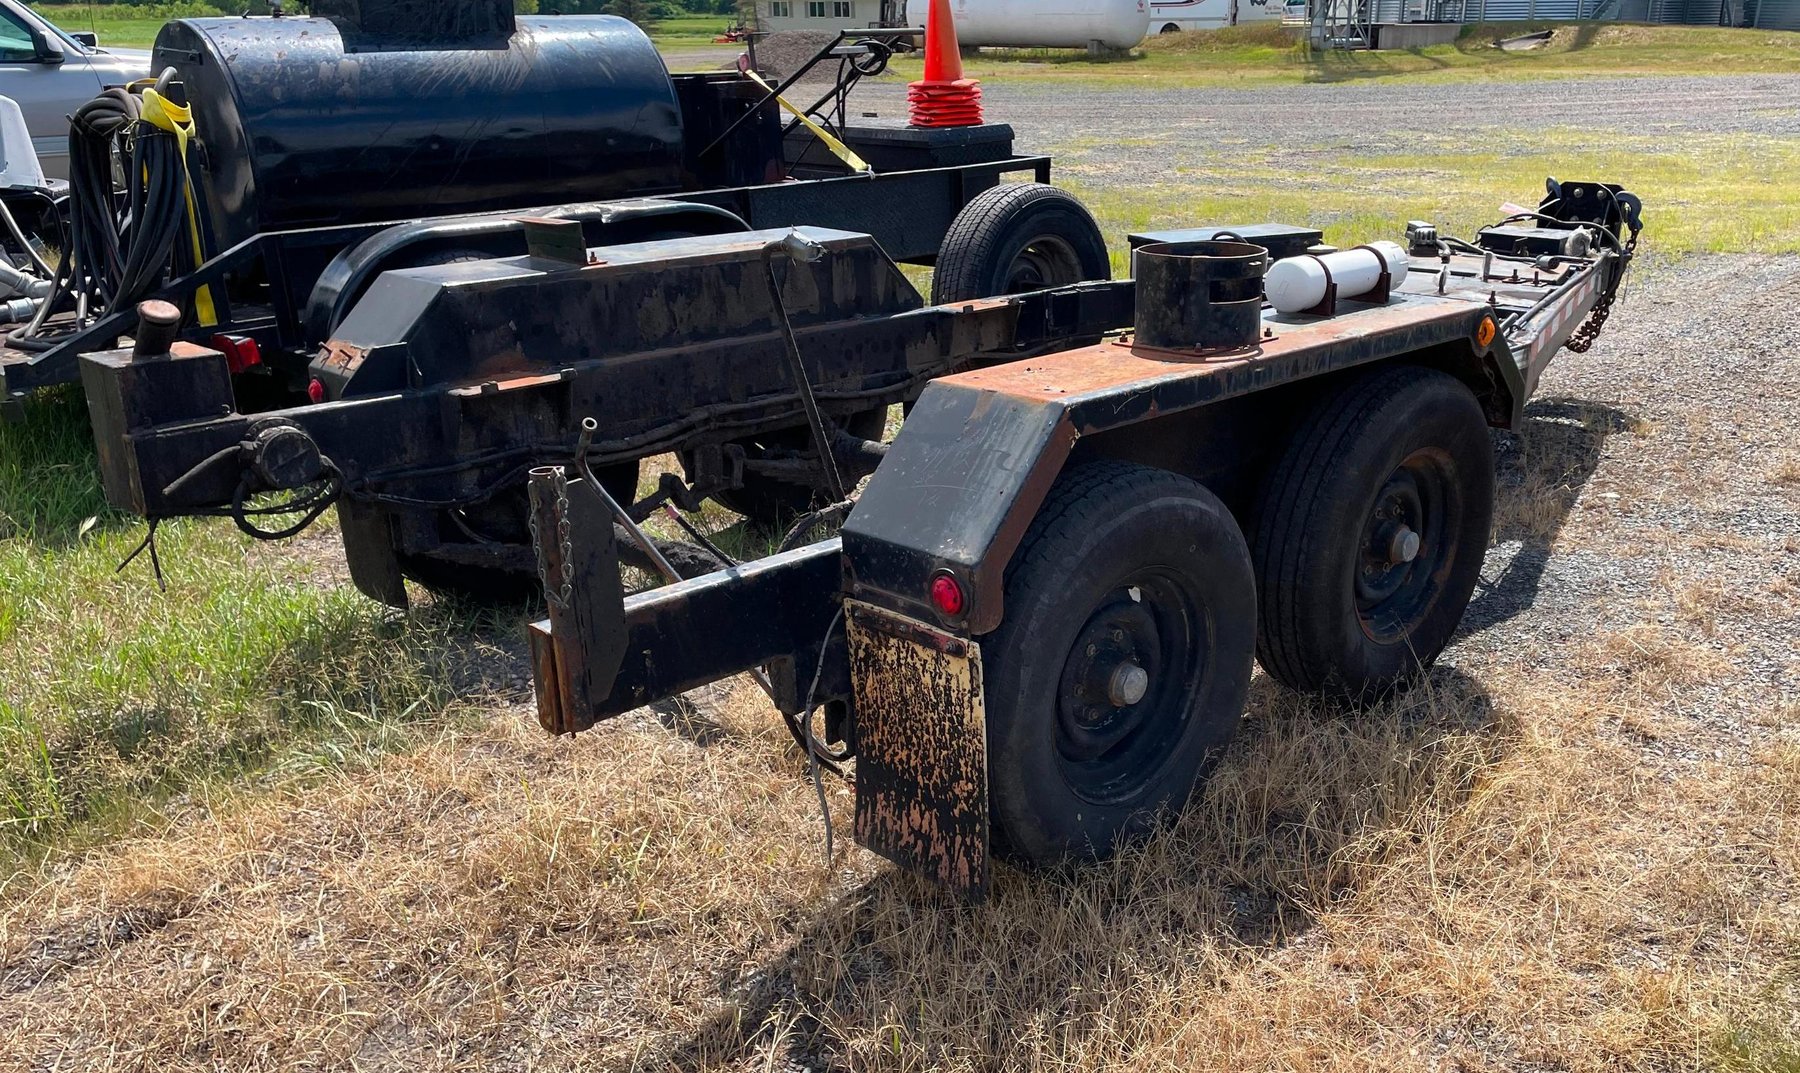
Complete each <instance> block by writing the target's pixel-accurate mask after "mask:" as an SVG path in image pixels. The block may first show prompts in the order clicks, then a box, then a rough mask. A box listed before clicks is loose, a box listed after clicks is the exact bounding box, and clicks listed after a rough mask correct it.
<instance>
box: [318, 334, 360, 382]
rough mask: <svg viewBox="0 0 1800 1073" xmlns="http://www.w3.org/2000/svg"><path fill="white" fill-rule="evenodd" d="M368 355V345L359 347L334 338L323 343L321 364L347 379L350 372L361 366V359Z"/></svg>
mask: <svg viewBox="0 0 1800 1073" xmlns="http://www.w3.org/2000/svg"><path fill="white" fill-rule="evenodd" d="M368 356H369V348H368V347H360V346H357V345H355V344H354V343H344V342H340V341H338V340H336V339H333V340H332V341H331V342H329V343H326V344H325V353H324V354H323V355H322V358H323V361H322V362H321V364H322V365H323V366H324V367H325V369H327V370H329V371H331V372H333V373H336V374H337V375H338V376H340V377H342V378H343V379H345V380H348V379H349V378H350V376H351V374H352V373H354V372H356V370H357V369H358V368H359V367H361V365H362V363H363V359H364V358H367V357H368Z"/></svg>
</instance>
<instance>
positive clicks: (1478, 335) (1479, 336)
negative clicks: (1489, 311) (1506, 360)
mask: <svg viewBox="0 0 1800 1073" xmlns="http://www.w3.org/2000/svg"><path fill="white" fill-rule="evenodd" d="M1494 332H1495V328H1494V318H1493V317H1482V318H1481V327H1479V328H1477V329H1475V341H1476V342H1477V343H1480V344H1481V345H1482V346H1487V345H1489V344H1490V343H1492V342H1493V341H1494Z"/></svg>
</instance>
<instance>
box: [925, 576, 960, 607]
mask: <svg viewBox="0 0 1800 1073" xmlns="http://www.w3.org/2000/svg"><path fill="white" fill-rule="evenodd" d="M931 602H932V603H933V604H934V605H936V607H937V609H938V610H939V611H942V612H943V613H944V614H946V615H952V616H955V615H960V614H962V610H963V591H962V586H961V585H958V584H957V583H956V579H955V578H953V577H951V576H950V575H949V574H939V575H938V576H937V577H934V578H932V579H931Z"/></svg>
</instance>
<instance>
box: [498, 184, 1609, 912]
mask: <svg viewBox="0 0 1800 1073" xmlns="http://www.w3.org/2000/svg"><path fill="white" fill-rule="evenodd" d="M1638 229H1639V204H1638V202H1637V199H1636V198H1634V197H1632V196H1631V195H1630V194H1627V193H1625V192H1624V191H1623V190H1621V189H1620V188H1619V187H1617V186H1612V185H1607V184H1595V183H1564V184H1557V183H1555V182H1552V183H1551V184H1550V191H1549V194H1548V196H1547V197H1546V198H1545V199H1544V201H1543V203H1542V205H1541V206H1540V208H1539V210H1538V212H1536V213H1531V214H1526V215H1525V216H1523V217H1521V218H1515V219H1510V220H1508V221H1504V222H1502V223H1501V224H1499V225H1496V226H1494V227H1491V228H1487V229H1485V230H1483V231H1482V232H1481V233H1480V235H1479V236H1478V237H1477V239H1476V241H1475V242H1473V243H1470V242H1463V241H1460V240H1457V239H1454V238H1449V237H1447V236H1441V235H1439V234H1438V233H1437V232H1436V230H1435V229H1434V228H1432V227H1431V226H1430V225H1428V224H1425V223H1418V222H1415V223H1413V224H1410V225H1409V226H1408V230H1407V238H1408V244H1407V248H1406V249H1404V250H1401V249H1399V248H1398V247H1395V248H1394V252H1393V254H1392V256H1393V257H1394V258H1396V259H1400V263H1399V265H1398V269H1397V271H1396V270H1395V267H1394V262H1392V261H1389V260H1387V259H1386V258H1387V256H1388V255H1387V254H1384V253H1383V252H1382V251H1381V250H1380V249H1372V248H1368V247H1363V248H1359V249H1360V250H1364V251H1366V254H1354V251H1352V253H1353V254H1354V255H1353V256H1351V257H1349V258H1348V259H1345V258H1342V257H1337V258H1333V257H1320V256H1319V255H1318V254H1317V253H1316V251H1315V252H1301V253H1298V254H1297V255H1296V258H1292V259H1290V258H1283V257H1272V255H1271V249H1272V248H1273V247H1278V246H1281V245H1284V244H1285V242H1284V238H1285V239H1291V238H1292V237H1293V233H1292V232H1288V233H1287V234H1286V235H1285V236H1284V231H1285V230H1286V229H1280V228H1270V229H1264V232H1263V236H1262V237H1258V238H1255V239H1253V241H1243V239H1246V238H1252V236H1250V235H1247V234H1243V233H1241V232H1240V233H1239V234H1236V235H1228V236H1223V237H1221V236H1220V235H1219V234H1218V233H1217V231H1216V229H1206V230H1205V231H1202V232H1199V233H1198V234H1196V233H1186V234H1178V235H1154V236H1142V238H1143V239H1144V240H1145V241H1144V244H1142V245H1140V246H1139V247H1138V248H1137V250H1136V252H1135V276H1136V280H1135V283H1134V282H1133V281H1121V282H1116V283H1101V284H1095V285H1092V286H1090V287H1086V288H1078V289H1075V290H1073V291H1062V292H1048V293H1046V294H1043V295H1026V296H1020V297H1016V298H1013V299H1008V300H1006V301H1005V302H1004V303H993V304H988V305H983V304H975V305H969V306H953V307H947V308H939V309H935V310H924V311H917V312H908V313H901V314H895V315H890V316H884V317H882V318H881V319H880V320H878V321H877V323H878V324H879V325H881V326H882V327H883V328H885V329H888V330H892V331H895V332H899V333H901V334H906V326H907V325H909V324H915V323H919V322H921V321H935V322H938V323H941V324H943V325H945V326H947V327H948V329H949V333H950V338H955V337H956V334H955V333H956V332H957V330H958V326H960V325H969V326H971V327H973V326H975V325H977V324H983V323H988V321H986V320H984V318H986V317H988V316H989V315H990V314H992V313H993V312H994V311H996V310H999V309H1005V310H1009V311H1016V313H1017V316H1016V317H1015V316H1014V315H1013V314H1012V313H1010V312H1009V313H1008V314H1007V316H1006V317H1005V318H1003V320H1002V323H1003V324H1005V325H1006V326H1007V327H1011V326H1013V325H1020V326H1024V327H1025V328H1027V329H1028V332H1027V334H1026V335H1025V336H1024V337H1021V338H1015V339H1013V340H1010V342H1012V343H1014V344H1028V343H1031V342H1035V341H1037V340H1038V339H1041V338H1043V336H1042V334H1041V333H1038V332H1037V331H1036V329H1037V328H1038V327H1039V326H1040V325H1041V324H1042V323H1043V322H1042V321H1040V320H1039V319H1038V318H1037V317H1036V315H1035V314H1034V313H1032V311H1033V310H1036V309H1038V308H1040V307H1042V308H1044V309H1046V310H1054V309H1055V308H1056V306H1057V304H1058V303H1059V302H1062V301H1065V300H1071V299H1076V298H1079V299H1080V300H1081V301H1085V302H1093V303H1100V304H1102V305H1104V304H1105V303H1106V302H1109V301H1112V300H1114V299H1117V300H1120V301H1126V300H1129V301H1131V302H1133V303H1134V305H1135V330H1134V332H1133V333H1132V334H1130V335H1128V336H1125V337H1122V338H1113V339H1107V340H1103V341H1100V342H1096V343H1092V344H1088V345H1074V346H1070V347H1068V348H1064V349H1061V350H1058V351H1056V352H1054V353H1040V354H1037V355H1035V356H1030V357H1024V358H1020V359H1017V360H1010V361H999V362H993V361H977V363H976V365H975V367H973V368H970V369H969V370H968V371H964V372H959V373H955V374H953V375H949V376H944V377H940V378H938V379H935V380H933V381H932V382H931V383H930V384H929V385H928V386H927V387H926V388H925V389H924V391H923V393H922V394H920V395H919V397H918V400H917V403H916V405H915V406H914V407H913V409H912V411H911V413H910V415H909V416H908V418H907V420H906V422H905V424H904V426H903V427H902V428H901V430H900V432H899V434H898V436H897V438H896V439H895V440H894V441H893V442H892V444H891V445H889V446H888V447H887V448H886V451H885V457H884V459H883V460H882V461H881V463H880V465H879V468H878V469H877V470H876V471H875V473H874V475H873V476H872V477H871V478H870V480H869V483H868V484H867V486H866V488H865V490H864V491H863V492H862V494H861V496H860V498H857V499H856V500H855V502H854V506H853V508H852V509H850V510H849V513H848V518H847V520H846V521H845V522H844V524H843V527H842V531H841V534H840V535H839V536H836V537H833V538H831V539H829V540H824V541H821V542H818V543H814V544H810V545H807V546H805V547H800V548H795V549H793V550H791V551H786V552H783V553H781V554H777V555H775V556H773V557H771V558H767V559H762V560H760V561H756V562H751V563H746V564H742V565H735V566H731V567H728V568H725V569H720V570H718V571H716V572H713V573H709V574H707V575H705V576H701V577H696V578H691V579H688V580H685V581H682V582H680V583H678V584H672V585H669V586H666V587H663V588H658V589H654V590H651V591H646V592H640V593H637V594H634V595H630V596H627V595H625V594H624V593H623V592H622V591H621V586H620V580H619V578H620V571H619V558H618V556H619V543H618V540H619V538H618V536H617V535H616V531H615V527H614V525H613V524H612V521H613V517H614V515H615V513H616V507H615V505H612V504H609V503H608V502H607V500H606V497H605V495H604V492H603V490H602V486H601V483H600V482H598V481H596V480H594V479H593V477H592V474H591V471H590V468H589V467H588V466H587V464H586V462H587V460H586V459H585V458H584V457H583V456H582V454H581V453H580V452H577V455H576V458H575V462H574V464H573V465H572V466H562V467H556V466H552V467H545V468H543V469H541V470H539V471H537V472H535V473H534V474H533V475H532V483H531V492H532V502H533V510H534V521H535V524H534V527H533V531H534V532H535V533H536V534H537V535H538V537H539V538H540V539H539V542H538V555H539V560H540V565H541V570H542V579H543V583H544V587H545V590H546V594H547V596H548V598H549V605H550V611H549V617H548V618H547V619H546V620H544V621H542V622H539V623H536V624H535V625H533V626H532V627H531V639H532V648H533V661H534V670H535V675H536V680H537V696H538V716H539V719H540V721H541V722H542V724H543V725H544V727H545V728H546V729H548V730H550V731H552V732H554V733H559V734H561V733H573V732H577V731H580V730H582V729H584V728H587V727H590V726H592V725H594V724H595V723H596V722H597V721H599V720H602V719H605V718H608V717H610V716H613V715H617V714H619V713H622V712H624V711H627V710H629V709H633V708H636V707H639V706H640V705H644V704H647V703H650V702H652V701H655V700H658V699H661V698H666V697H669V696H672V695H674V694H677V693H680V692H682V691H683V690H686V689H690V688H693V687H695V686H698V685H701V684H703V683H706V682H711V681H715V680H718V679H720V678H723V677H726V676H728V675H731V674H734V673H738V672H744V671H749V672H751V673H752V674H754V675H755V676H756V677H757V679H758V680H759V681H760V682H761V683H762V684H763V685H764V687H765V688H766V689H767V690H768V692H769V694H770V696H771V698H772V700H773V701H774V703H775V705H776V706H777V707H778V709H779V710H780V711H781V712H782V713H784V715H785V717H786V718H787V719H788V722H789V726H790V729H792V730H793V732H794V734H795V737H796V738H797V740H799V741H800V742H801V743H802V745H803V746H804V747H805V748H806V749H807V750H808V751H809V753H810V754H811V756H812V757H813V758H815V759H816V760H817V761H818V762H819V763H821V764H823V765H825V766H828V767H837V766H840V765H842V764H843V763H845V762H847V761H848V760H849V759H850V758H851V757H854V760H855V790H856V815H855V833H856V837H857V840H858V841H859V842H861V843H862V844H863V845H865V846H867V847H869V848H870V849H873V850H875V851H876V852H878V853H881V854H883V855H885V856H887V857H889V858H891V859H893V860H895V861H897V862H899V863H900V864H902V865H904V866H906V867H908V868H911V869H914V870H916V871H919V872H921V873H923V874H925V875H927V876H930V877H932V878H934V879H936V880H937V881H939V882H941V883H943V884H945V885H948V886H950V887H954V888H957V889H960V890H964V891H969V892H974V893H979V892H980V891H982V890H983V889H984V888H985V887H986V885H987V882H988V875H989V862H990V859H991V857H992V856H993V855H995V854H999V855H1001V856H1003V857H1006V858H1009V859H1011V860H1014V861H1017V862H1023V863H1027V864H1034V863H1039V862H1045V861H1051V860H1056V859H1061V858H1065V857H1070V856H1074V857H1098V856H1104V855H1105V854H1107V853H1108V852H1110V851H1111V850H1112V849H1113V848H1114V847H1115V846H1116V845H1117V844H1118V843H1119V842H1120V841H1121V840H1122V839H1126V838H1129V837H1131V836H1132V835H1134V834H1136V833H1138V832H1140V831H1142V830H1144V829H1145V828H1146V827H1147V826H1148V825H1149V824H1150V823H1152V822H1153V820H1154V817H1155V816H1156V815H1157V814H1158V813H1159V812H1160V811H1162V810H1165V809H1175V808H1179V807H1180V805H1181V804H1182V803H1183V801H1185V800H1186V798H1187V796H1188V795H1189V793H1190V791H1191V790H1192V788H1193V787H1194V785H1195V784H1196V782H1197V780H1198V779H1199V778H1201V777H1202V776H1203V775H1204V774H1205V772H1206V771H1207V769H1208V768H1209V766H1210V765H1211V764H1212V763H1213V762H1214V761H1215V760H1216V758H1217V757H1218V755H1219V753H1220V751H1221V750H1222V748H1223V746H1224V745H1225V744H1226V743H1227V742H1228V741H1229V740H1230V738H1231V737H1232V735H1233V733H1234V732H1235V730H1236V727H1237V724H1238V721H1239V719H1240V716H1241V713H1242V710H1243V705H1244V699H1245V691H1246V689H1247V687H1248V684H1249V679H1250V675H1251V666H1252V660H1253V659H1255V660H1258V661H1260V662H1261V664H1262V665H1263V667H1264V669H1265V670H1266V671H1267V672H1268V673H1269V674H1270V675H1271V676H1272V677H1274V678H1275V679H1277V680H1278V681H1280V682H1282V683H1284V684H1286V685H1288V686H1290V687H1292V688H1295V689H1300V690H1309V691H1322V692H1328V693H1332V694H1336V695H1339V696H1344V697H1349V698H1356V697H1362V696H1366V695H1372V694H1378V693H1380V692H1382V691H1385V690H1388V689H1391V688H1393V687H1394V686H1395V685H1396V684H1398V683H1400V682H1403V681H1404V680H1405V679H1407V678H1408V677H1409V676H1410V675H1412V674H1415V673H1417V672H1418V670H1419V669H1420V668H1421V667H1422V666H1425V665H1428V664H1429V663H1430V662H1431V661H1432V660H1433V659H1435V658H1436V656H1437V655H1438V653H1439V652H1440V651H1441V650H1442V649H1443V648H1444V646H1445V645H1446V644H1447V643H1448V642H1449V640H1450V638H1451V636H1452V634H1453V632H1454V631H1455V629H1456V627H1457V624H1458V621H1459V620H1460V618H1461V616H1462V613H1463V610H1464V608H1465V606H1466V605H1467V602H1468V600H1469V598H1470V595H1471V592H1472V590H1473V587H1474V584H1475V581H1476V577H1477V572H1478V570H1479V568H1480V565H1481V562H1482V558H1483V556H1484V554H1485V552H1486V550H1487V545H1488V539H1489V530H1490V525H1491V520H1492V511H1493V495H1494V474H1493V460H1492V448H1491V444H1490V441H1489V437H1488V433H1487V430H1488V428H1489V427H1490V426H1491V427H1498V428H1513V427H1517V425H1518V424H1519V422H1520V419H1521V413H1522V410H1523V408H1524V406H1525V403H1526V400H1527V399H1528V398H1529V397H1530V395H1531V393H1532V391H1533V390H1534V389H1535V387H1536V385H1537V381H1538V378H1539V376H1540V375H1541V374H1542V372H1543V370H1544V368H1545V366H1546V365H1547V363H1548V362H1549V361H1550V359H1551V357H1552V356H1553V355H1554V354H1555V353H1556V352H1557V351H1558V350H1559V349H1561V348H1563V347H1565V346H1567V347H1569V348H1570V349H1574V350H1584V349H1586V348H1587V346H1588V345H1589V344H1591V343H1592V341H1593V340H1594V338H1595V336H1596V334H1597V333H1598V331H1599V329H1600V326H1601V324H1602V323H1603V322H1604V320H1605V318H1606V315H1607V313H1608V311H1609V310H1610V307H1611V304H1612V301H1613V297H1614V295H1615V294H1616V293H1617V289H1618V287H1619V284H1620V281H1621V279H1622V277H1623V275H1624V272H1625V269H1626V266H1627V264H1628V263H1629V260H1630V257H1631V251H1632V249H1633V247H1634V245H1635V241H1636V236H1637V233H1638ZM839 256H841V253H840V251H839V250H837V249H831V250H828V251H827V253H826V255H825V257H824V259H823V260H822V261H821V262H819V263H821V264H824V263H830V262H832V261H834V260H835V259H836V258H837V257H839ZM1359 256H1366V257H1374V258H1376V261H1374V262H1373V263H1372V264H1371V263H1370V262H1367V261H1362V262H1360V263H1359V262H1358V260H1357V258H1358V257H1359ZM1305 258H1312V260H1311V261H1307V262H1305V263H1300V262H1299V260H1298V259H1305ZM1290 260H1294V261H1295V264H1294V265H1292V266H1291V267H1292V268H1294V269H1296V270H1303V274H1305V273H1311V274H1314V275H1316V274H1317V273H1318V272H1320V271H1322V272H1323V281H1324V282H1323V286H1322V290H1321V292H1320V297H1319V299H1318V301H1317V302H1316V303H1315V304H1313V305H1310V306H1308V307H1306V308H1305V309H1299V310H1293V311H1290V312H1285V313H1282V312H1276V311H1275V310H1273V309H1270V308H1266V307H1265V304H1264V300H1263V296H1264V287H1263V276H1264V273H1265V271H1269V270H1270V265H1271V261H1273V263H1274V264H1275V265H1277V266H1280V265H1282V264H1284V263H1286V262H1288V261H1290ZM1334 265H1335V266H1336V267H1335V269H1333V268H1332V266H1334ZM1347 265H1355V266H1356V267H1358V269H1359V270H1361V269H1367V268H1372V266H1373V265H1379V266H1380V268H1379V271H1363V272H1362V279H1363V281H1364V282H1363V283H1362V284H1359V285H1356V286H1352V285H1351V284H1350V282H1349V280H1350V278H1351V277H1350V275H1349V274H1348V273H1347V272H1346V271H1345V267H1346V266H1347ZM834 271H835V270H834ZM1283 271H1284V273H1285V274H1286V275H1287V276H1288V277H1290V278H1291V277H1292V276H1293V275H1294V272H1293V271H1287V270H1283ZM1334 273H1335V275H1334ZM1269 292H1270V293H1271V294H1273V292H1274V286H1273V283H1272V281H1271V284H1270V287H1269ZM1271 300H1273V299H1271ZM1051 319H1052V320H1055V319H1056V318H1055V317H1054V316H1052V317H1051ZM1063 323H1068V322H1063ZM1084 327H1085V326H1084ZM878 334H879V333H878ZM1072 334H1075V335H1080V334H1083V332H1082V331H1076V332H1074V333H1072ZM940 338H942V337H940ZM993 342H997V343H998V344H999V345H997V346H996V345H992V343H993ZM1008 342H1009V340H1007V339H1006V338H1005V337H1004V335H1003V336H1002V337H1001V338H1000V339H999V340H996V341H990V343H989V344H986V345H983V346H982V347H980V348H974V347H970V348H968V350H967V351H966V352H967V353H970V354H972V355H976V356H978V357H982V358H991V357H992V356H993V355H994V354H996V353H997V352H1002V351H1004V350H1005V348H1006V345H1007V343H1008ZM834 343H835V344H836V346H834ZM857 345H861V344H860V343H859V342H856V341H854V337H853V336H851V335H850V334H848V333H845V332H841V331H834V332H832V333H830V334H829V335H828V336H826V337H824V338H816V339H809V338H806V337H804V336H803V337H802V338H801V345H800V349H801V351H802V352H804V353H806V354H808V355H809V358H810V360H811V361H812V362H815V363H818V364H819V366H821V367H828V366H829V364H830V362H831V361H832V359H833V355H834V354H835V353H837V352H838V349H839V347H853V346H857ZM817 427H818V426H817V425H815V428H817ZM818 435H819V438H820V439H821V440H822V441H823V440H824V439H825V438H826V437H827V436H828V435H829V430H822V431H821V432H820V433H818ZM632 539H636V537H635V535H633V536H632ZM820 711H822V712H823V715H824V720H823V728H822V729H820V728H819V727H818V725H817V724H816V722H815V713H816V712H820Z"/></svg>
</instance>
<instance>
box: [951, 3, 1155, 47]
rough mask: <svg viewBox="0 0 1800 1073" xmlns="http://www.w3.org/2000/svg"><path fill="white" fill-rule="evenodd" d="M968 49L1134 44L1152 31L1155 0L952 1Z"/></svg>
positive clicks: (958, 31)
mask: <svg viewBox="0 0 1800 1073" xmlns="http://www.w3.org/2000/svg"><path fill="white" fill-rule="evenodd" d="M951 6H952V12H951V14H952V17H953V18H954V20H955V22H956V41H957V43H958V44H960V45H962V46H964V47H965V48H979V47H981V46H983V45H987V46H990V47H994V48H1087V47H1088V45H1089V44H1090V43H1091V42H1094V41H1098V42H1099V43H1100V44H1101V45H1104V46H1105V47H1107V48H1130V47H1131V46H1133V45H1135V44H1137V43H1138V42H1139V41H1142V40H1143V39H1144V35H1145V34H1146V33H1148V32H1149V30H1150V3H1149V0H951Z"/></svg>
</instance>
